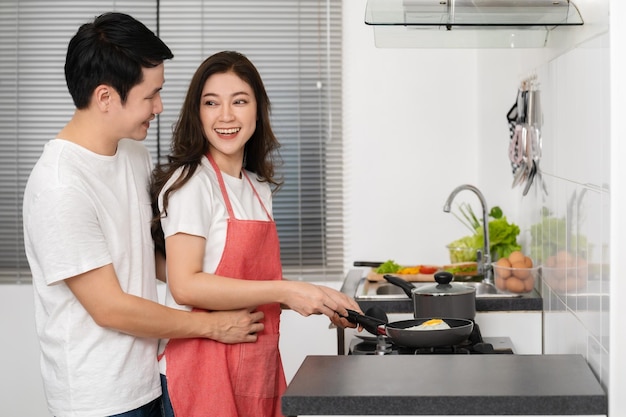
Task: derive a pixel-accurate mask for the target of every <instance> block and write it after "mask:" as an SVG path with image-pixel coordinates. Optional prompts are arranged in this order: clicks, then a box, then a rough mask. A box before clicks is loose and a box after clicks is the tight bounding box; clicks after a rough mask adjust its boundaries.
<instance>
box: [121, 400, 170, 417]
mask: <svg viewBox="0 0 626 417" xmlns="http://www.w3.org/2000/svg"><path fill="white" fill-rule="evenodd" d="M110 417H163V412H162V410H161V398H160V397H159V398H157V399H156V400H153V401H151V402H149V403H148V404H146V405H144V406H141V407H139V408H136V409H134V410H131V411H127V412H125V413H121V414H115V415H114V416H110Z"/></svg>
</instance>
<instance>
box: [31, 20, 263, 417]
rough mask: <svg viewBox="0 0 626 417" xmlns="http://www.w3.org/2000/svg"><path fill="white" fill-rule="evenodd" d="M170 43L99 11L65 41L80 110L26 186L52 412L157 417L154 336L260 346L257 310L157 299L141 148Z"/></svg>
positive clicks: (158, 106)
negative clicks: (210, 308)
mask: <svg viewBox="0 0 626 417" xmlns="http://www.w3.org/2000/svg"><path fill="white" fill-rule="evenodd" d="M172 57H173V55H172V53H171V51H170V50H169V48H168V47H167V46H166V45H165V44H164V43H163V42H162V41H161V40H160V39H159V38H158V37H157V36H156V35H155V34H154V33H153V32H152V31H150V30H149V29H148V28H146V27H145V26H144V25H143V24H142V23H141V22H139V21H137V20H135V19H134V18H132V17H131V16H128V15H125V14H121V13H107V14H103V15H101V16H99V17H97V18H96V19H95V20H94V21H93V22H91V23H87V24H84V25H82V26H81V27H80V28H79V30H78V32H77V33H76V34H75V35H74V37H73V38H72V39H71V41H70V43H69V46H68V50H67V56H66V63H65V77H66V81H67V86H68V89H69V92H70V94H71V96H72V99H73V101H74V105H75V107H76V110H75V112H74V115H73V117H72V118H71V120H70V121H69V122H68V123H67V125H66V126H65V127H64V128H63V129H62V130H61V131H60V132H59V134H58V135H57V137H56V138H55V139H53V140H51V141H50V142H48V143H47V144H46V145H45V148H44V151H43V153H42V155H41V157H40V159H39V161H38V162H37V164H36V165H35V167H34V168H33V171H32V173H31V175H30V178H29V180H28V183H27V185H26V190H25V193H24V207H23V213H24V238H25V247H26V255H27V257H28V261H29V264H30V267H31V271H32V275H33V287H34V290H35V314H36V322H37V331H38V334H39V338H40V344H41V351H42V358H41V370H42V376H43V380H44V386H45V392H46V397H47V400H48V407H49V409H50V412H51V413H52V414H53V415H55V416H56V417H62V416H69V415H71V416H112V415H115V416H126V417H129V416H142V417H143V416H160V415H161V405H160V400H159V398H160V395H161V385H160V381H159V371H158V366H157V358H156V357H157V339H159V338H187V337H205V338H212V339H215V340H218V341H220V342H223V343H241V342H254V341H256V335H255V333H257V332H259V331H261V330H262V329H263V324H262V323H260V322H259V321H260V320H261V319H262V318H263V313H260V312H251V311H247V310H238V311H231V312H214V313H208V312H187V311H181V310H176V309H170V308H167V307H165V306H162V305H160V304H159V303H158V302H157V292H156V281H155V277H156V268H155V257H154V245H153V242H152V238H151V234H150V218H151V216H152V210H151V207H150V197H149V195H148V182H149V179H150V174H151V169H152V163H151V160H150V156H149V153H148V151H147V150H146V148H145V146H143V144H142V143H141V141H142V140H143V139H145V137H146V135H147V131H148V128H149V126H150V122H151V121H152V120H153V119H154V118H155V115H157V114H159V113H160V112H161V111H162V109H163V106H162V102H161V97H160V91H161V88H162V87H163V83H164V75H163V74H164V69H163V68H164V65H163V62H164V60H166V59H171V58H172Z"/></svg>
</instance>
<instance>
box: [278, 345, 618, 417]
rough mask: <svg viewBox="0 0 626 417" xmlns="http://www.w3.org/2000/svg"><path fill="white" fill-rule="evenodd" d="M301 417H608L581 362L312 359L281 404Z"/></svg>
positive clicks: (544, 358) (545, 358)
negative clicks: (509, 416) (459, 416)
mask: <svg viewBox="0 0 626 417" xmlns="http://www.w3.org/2000/svg"><path fill="white" fill-rule="evenodd" d="M282 411H283V414H284V415H285V416H300V415H606V414H607V413H608V404H607V397H606V394H605V392H604V390H603V389H602V387H601V386H600V384H599V383H598V380H597V379H596V377H595V375H594V374H593V373H592V372H591V369H590V368H589V365H588V364H587V363H586V362H585V359H584V358H583V357H582V356H581V355H424V356H419V355H418V356H412V355H383V356H376V355H349V356H307V357H306V359H305V360H304V362H303V363H302V365H301V366H300V369H299V370H298V372H297V373H296V375H295V376H294V378H293V380H292V381H291V383H290V384H289V386H288V388H287V391H286V393H285V394H284V396H283V398H282Z"/></svg>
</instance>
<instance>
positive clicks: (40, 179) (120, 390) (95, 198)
mask: <svg viewBox="0 0 626 417" xmlns="http://www.w3.org/2000/svg"><path fill="white" fill-rule="evenodd" d="M151 169H152V163H151V160H150V154H149V153H148V151H147V150H146V148H145V146H144V145H143V144H141V143H139V142H136V141H132V140H122V141H120V143H119V145H118V149H117V153H116V154H115V155H114V156H103V155H98V154H95V153H93V152H91V151H89V150H87V149H85V148H83V147H81V146H79V145H76V144H74V143H72V142H69V141H66V140H62V139H54V140H52V141H50V142H48V143H47V144H46V145H45V148H44V151H43V154H42V155H41V157H40V159H39V161H38V162H37V164H36V165H35V167H34V168H33V171H32V173H31V175H30V177H29V180H28V183H27V185H26V190H25V192H24V206H23V212H24V243H25V248H26V255H27V257H28V262H29V264H30V268H31V272H32V275H33V287H34V290H35V319H36V324H37V332H38V334H39V340H40V344H41V354H42V356H41V372H42V376H43V381H44V386H45V392H46V397H47V400H48V407H49V409H50V412H52V413H53V414H54V415H55V416H57V417H63V416H99V417H101V416H104V415H111V414H118V413H122V412H125V411H129V410H133V409H135V408H137V407H140V406H142V405H144V404H147V403H148V402H150V401H152V400H154V399H155V398H157V397H158V396H159V395H160V394H161V384H160V381H159V374H158V365H157V361H156V353H157V340H156V339H147V338H136V337H133V336H130V335H127V334H123V333H120V332H118V331H116V330H111V329H106V328H103V327H100V326H98V325H97V324H96V323H95V322H94V321H93V319H92V318H91V316H90V315H89V314H88V313H87V311H86V310H85V309H84V308H83V307H82V305H81V304H80V302H79V301H78V300H77V299H76V297H75V296H74V295H73V294H72V292H71V291H70V289H69V287H68V286H67V285H66V284H65V283H64V281H63V280H64V279H66V278H70V277H73V276H76V275H78V274H81V273H84V272H87V271H90V270H93V269H95V268H98V267H101V266H105V265H108V264H111V263H112V264H113V266H114V268H115V272H116V274H117V277H118V279H119V282H120V286H121V287H122V290H123V291H125V292H127V293H129V294H133V295H136V296H139V297H143V298H147V299H150V300H153V301H157V292H156V281H155V276H156V274H155V268H154V244H153V242H152V237H151V235H150V218H151V216H152V211H151V209H150V196H149V194H148V181H149V178H150V174H151ZM103 302H106V300H103Z"/></svg>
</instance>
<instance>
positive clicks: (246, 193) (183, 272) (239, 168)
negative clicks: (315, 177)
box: [151, 51, 360, 417]
mask: <svg viewBox="0 0 626 417" xmlns="http://www.w3.org/2000/svg"><path fill="white" fill-rule="evenodd" d="M269 113H270V103H269V99H268V96H267V93H266V91H265V87H264V86H263V82H262V80H261V77H260V75H259V73H258V71H257V70H256V68H255V67H254V65H253V64H252V63H251V62H250V61H249V60H248V59H247V58H246V57H245V56H244V55H242V54H240V53H237V52H231V51H224V52H219V53H217V54H215V55H213V56H211V57H209V58H208V59H206V60H205V61H204V62H203V63H202V64H201V65H200V67H199V68H198V69H197V71H196V73H195V74H194V76H193V78H192V80H191V83H190V86H189V89H188V92H187V96H186V98H185V102H184V104H183V108H182V111H181V114H180V116H179V120H178V122H177V124H176V127H175V129H174V135H173V143H172V150H171V154H170V156H169V161H168V163H167V164H166V165H164V166H162V167H160V168H158V169H157V170H156V171H155V175H154V181H153V185H152V190H151V191H152V199H153V206H155V207H158V216H157V217H156V218H155V221H154V224H153V235H154V238H155V241H157V247H160V248H161V249H162V250H163V251H164V252H166V253H167V281H168V291H167V296H166V303H167V304H168V305H171V306H174V307H178V308H182V309H191V308H197V309H205V310H232V309H236V308H249V309H251V310H253V309H255V310H257V311H261V312H263V313H264V315H265V317H264V326H265V327H264V329H263V331H261V332H259V333H257V340H256V342H254V343H241V344H231V345H228V344H223V343H219V342H213V341H203V340H199V339H188V340H187V341H186V342H183V341H178V340H171V341H167V340H165V341H162V342H161V357H160V366H161V372H162V374H166V376H167V378H166V380H164V381H163V382H164V387H166V388H165V389H164V391H166V392H164V397H165V398H166V399H167V398H168V397H169V399H171V404H172V406H173V412H174V414H176V415H177V416H178V417H193V416H207V415H215V416H223V417H228V416H232V417H244V416H250V417H253V416H254V417H260V416H268V417H270V416H271V417H273V416H280V415H281V413H280V396H281V394H282V393H283V392H284V390H285V388H286V383H285V377H284V373H283V369H282V364H281V360H280V354H279V352H278V334H279V324H280V321H279V320H280V311H281V304H283V305H286V306H287V307H289V308H291V309H293V310H295V311H297V312H298V313H300V314H302V315H303V316H308V315H310V314H325V315H327V316H328V317H330V319H331V321H332V322H333V323H335V324H336V325H339V326H342V327H346V326H349V327H354V325H352V324H350V323H349V322H348V321H346V320H345V319H343V318H341V317H340V316H339V314H341V315H342V316H345V315H346V314H347V312H346V308H350V309H354V310H357V311H360V309H359V307H358V305H357V304H356V302H355V301H354V300H352V299H350V298H349V297H347V296H345V295H344V294H342V293H340V292H338V291H335V290H332V289H330V288H327V287H323V286H316V285H313V284H310V283H305V282H292V281H285V280H283V277H282V269H281V263H280V247H279V242H278V234H277V232H276V226H275V223H274V221H273V219H272V215H271V213H272V190H271V188H270V185H271V186H273V187H274V188H275V189H277V188H278V187H279V186H280V182H279V181H278V180H276V179H275V178H274V159H273V157H274V153H275V151H276V150H277V149H278V147H279V144H278V141H277V139H276V137H275V136H274V133H273V132H272V128H271V126H270V117H269ZM161 226H162V229H161ZM163 242H164V243H163ZM338 313H339V314H338ZM167 394H169V396H168V395H167ZM170 413H171V410H170ZM166 415H168V414H167V412H166ZM169 415H172V414H169Z"/></svg>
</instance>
